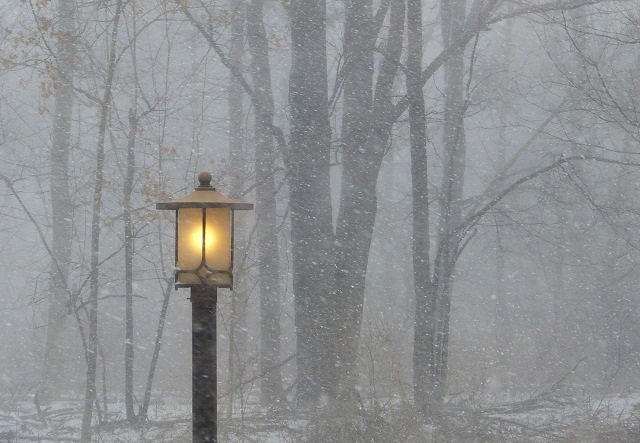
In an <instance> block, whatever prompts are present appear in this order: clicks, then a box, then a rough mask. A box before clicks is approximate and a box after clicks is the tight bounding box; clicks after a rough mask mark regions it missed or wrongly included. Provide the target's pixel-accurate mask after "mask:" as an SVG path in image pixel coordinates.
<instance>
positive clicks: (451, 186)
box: [433, 0, 466, 402]
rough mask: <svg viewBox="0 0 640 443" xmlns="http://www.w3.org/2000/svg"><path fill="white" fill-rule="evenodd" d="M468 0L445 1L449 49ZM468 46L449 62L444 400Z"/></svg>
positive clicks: (439, 358) (438, 367)
mask: <svg viewBox="0 0 640 443" xmlns="http://www.w3.org/2000/svg"><path fill="white" fill-rule="evenodd" d="M465 10H466V1H465V0H445V1H443V2H442V3H441V17H442V20H441V22H442V34H443V41H444V45H445V47H447V46H449V45H450V44H452V43H453V42H455V41H456V40H457V39H458V37H459V36H460V35H462V32H463V27H464V20H465ZM463 93H464V48H459V49H455V50H454V51H453V53H452V54H451V56H450V57H449V58H448V60H447V62H446V63H445V91H444V99H445V104H444V124H443V151H444V152H443V157H444V166H443V169H444V170H443V177H442V186H441V190H442V199H441V201H442V209H441V219H440V227H439V233H438V234H439V238H438V247H437V256H436V263H435V269H434V277H433V282H434V285H435V288H434V290H435V291H436V296H437V302H438V303H437V310H438V326H437V332H436V342H435V349H434V354H435V366H434V369H435V377H436V386H435V388H436V398H435V401H437V402H439V401H440V400H441V399H442V397H443V396H444V393H445V390H446V380H447V371H448V351H449V321H450V312H451V285H452V275H453V268H454V266H455V261H456V254H457V249H458V245H459V238H456V235H455V230H456V227H457V226H458V224H459V223H460V221H461V207H460V203H461V199H462V191H463V187H464V173H465V159H466V140H465V132H464V112H465V106H466V103H465V99H464V96H463Z"/></svg>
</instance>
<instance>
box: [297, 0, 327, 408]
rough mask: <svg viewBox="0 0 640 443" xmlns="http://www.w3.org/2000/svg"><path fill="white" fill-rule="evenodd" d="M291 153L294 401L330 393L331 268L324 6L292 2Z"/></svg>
mask: <svg viewBox="0 0 640 443" xmlns="http://www.w3.org/2000/svg"><path fill="white" fill-rule="evenodd" d="M290 16H291V73H290V77H289V105H290V109H291V137H290V142H291V149H290V151H288V153H287V154H288V158H287V163H288V166H289V193H290V210H291V249H292V264H293V291H294V294H295V299H294V310H295V325H296V338H297V347H298V357H297V365H298V385H297V397H298V402H299V403H300V404H302V405H305V404H306V405H313V404H316V403H317V401H318V400H319V397H320V394H321V393H323V392H326V393H328V394H330V393H331V391H332V384H333V383H334V382H335V361H333V359H332V358H331V353H330V352H328V349H330V347H331V340H330V338H331V336H330V335H329V334H330V333H331V332H332V331H330V330H331V328H330V322H329V320H330V318H331V316H330V315H331V313H330V312H329V310H328V309H327V308H328V300H330V299H331V298H332V294H333V291H334V289H333V286H334V285H333V277H334V272H335V262H334V259H333V257H332V255H331V247H332V246H333V241H334V235H333V226H332V212H331V193H330V182H329V167H330V158H329V155H330V139H331V128H330V126H329V112H328V92H327V51H326V44H325V42H326V4H325V0H292V1H291V6H290Z"/></svg>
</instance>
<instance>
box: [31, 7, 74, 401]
mask: <svg viewBox="0 0 640 443" xmlns="http://www.w3.org/2000/svg"><path fill="white" fill-rule="evenodd" d="M58 16H59V17H60V21H59V27H60V29H59V31H58V32H57V33H56V35H57V36H58V65H57V68H58V78H57V79H56V89H55V113H54V115H53V132H52V143H51V214H52V234H53V239H52V249H51V252H52V254H53V259H54V260H55V263H53V264H52V266H51V282H50V289H49V293H50V299H49V312H48V315H47V336H46V340H45V347H44V358H43V364H42V374H41V378H40V389H39V392H38V397H39V400H40V402H42V403H43V404H48V403H50V402H52V401H54V400H56V399H57V398H58V396H59V393H60V391H59V390H60V387H61V385H62V380H63V376H64V363H65V355H66V354H67V349H66V347H65V343H66V335H67V329H68V319H69V312H70V307H69V303H70V300H69V293H68V291H67V279H68V276H69V262H70V261H71V238H72V235H71V232H72V220H73V208H72V202H71V197H70V195H69V151H70V147H71V116H72V112H73V75H74V69H73V67H74V57H75V53H76V45H75V38H76V35H75V33H76V27H75V24H76V23H75V22H76V3H75V0H60V1H59V3H58Z"/></svg>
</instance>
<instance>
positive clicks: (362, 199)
mask: <svg viewBox="0 0 640 443" xmlns="http://www.w3.org/2000/svg"><path fill="white" fill-rule="evenodd" d="M371 9H372V2H371V0H348V1H347V2H345V13H346V22H345V32H344V58H345V65H344V68H343V71H344V72H343V75H344V94H343V114H342V115H343V117H342V148H343V151H342V188H341V193H340V211H339V213H338V223H337V229H336V236H337V251H336V258H337V266H336V300H335V303H336V324H335V331H334V332H335V335H336V338H335V340H336V351H337V354H338V355H337V357H338V361H337V363H338V365H339V372H340V377H341V380H340V381H341V384H340V386H339V388H338V389H339V391H340V394H343V395H346V394H347V393H348V391H349V390H350V389H352V388H353V387H354V386H355V384H356V377H357V361H358V339H359V335H360V323H361V319H362V308H363V305H364V287H365V275H366V269H367V261H368V258H369V248H370V245H371V235H372V232H373V224H374V221H375V216H376V210H377V198H376V187H375V183H376V177H377V174H378V171H379V165H377V163H378V161H377V160H378V158H380V159H381V156H379V155H376V156H375V157H373V156H372V155H371V153H370V152H369V151H368V150H367V139H368V136H369V132H370V127H371V112H372V102H373V44H374V41H372V39H371V38H370V37H369V33H370V29H371V25H372V13H371ZM371 182H373V183H371Z"/></svg>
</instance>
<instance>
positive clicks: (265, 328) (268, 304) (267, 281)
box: [247, 0, 282, 406]
mask: <svg viewBox="0 0 640 443" xmlns="http://www.w3.org/2000/svg"><path fill="white" fill-rule="evenodd" d="M247 33H248V42H249V48H250V50H251V57H252V59H251V76H252V79H253V88H254V91H255V94H256V100H257V101H258V102H260V103H261V104H262V106H263V109H262V110H261V111H262V112H256V114H255V124H254V138H255V143H256V227H257V231H258V273H259V274H258V280H259V282H258V283H259V288H260V368H261V370H262V371H263V372H264V371H266V370H267V369H268V368H276V369H272V370H269V371H268V372H265V374H264V377H263V378H262V382H261V389H260V402H261V404H262V406H270V405H272V404H274V403H275V402H277V401H279V400H281V399H282V376H281V373H280V369H279V367H278V364H279V363H280V311H281V306H280V305H281V302H280V291H281V288H280V263H279V248H278V230H277V214H276V183H275V176H274V169H275V168H274V162H275V158H276V153H275V149H274V143H273V139H272V137H271V133H270V130H269V126H270V125H271V122H272V121H273V96H272V92H271V68H270V66H269V44H268V40H267V35H266V32H265V29H264V22H263V0H253V1H251V3H250V4H249V7H248V9H247Z"/></svg>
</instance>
